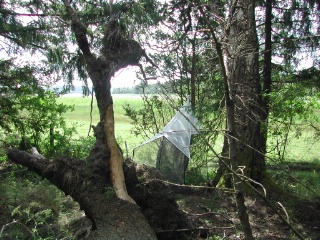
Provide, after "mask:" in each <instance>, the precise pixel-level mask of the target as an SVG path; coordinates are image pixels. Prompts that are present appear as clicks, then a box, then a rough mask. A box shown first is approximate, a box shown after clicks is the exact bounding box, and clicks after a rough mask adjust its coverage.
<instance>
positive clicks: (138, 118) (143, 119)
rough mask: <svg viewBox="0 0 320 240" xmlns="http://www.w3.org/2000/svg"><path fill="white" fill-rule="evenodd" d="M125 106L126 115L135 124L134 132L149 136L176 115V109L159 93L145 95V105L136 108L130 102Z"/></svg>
mask: <svg viewBox="0 0 320 240" xmlns="http://www.w3.org/2000/svg"><path fill="white" fill-rule="evenodd" d="M123 107H124V110H125V115H126V116H128V117H129V118H130V119H131V120H132V123H133V125H134V127H133V128H132V131H133V133H134V134H135V135H136V136H137V135H142V136H143V137H146V138H149V137H150V136H152V135H154V134H156V133H158V132H159V131H160V130H161V129H162V128H163V127H164V126H165V125H166V124H167V123H168V122H169V120H170V118H171V117H172V116H173V115H174V109H172V108H171V107H170V105H168V103H166V102H165V101H162V99H161V98H160V97H159V96H158V95H153V96H148V95H144V96H143V107H142V108H140V109H136V108H134V107H132V106H130V104H126V105H125V106H123Z"/></svg>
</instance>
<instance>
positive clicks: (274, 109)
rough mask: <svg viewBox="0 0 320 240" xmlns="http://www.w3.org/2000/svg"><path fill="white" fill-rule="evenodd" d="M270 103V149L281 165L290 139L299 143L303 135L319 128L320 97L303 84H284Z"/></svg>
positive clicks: (275, 92) (274, 93) (274, 94)
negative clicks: (318, 110) (314, 128)
mask: <svg viewBox="0 0 320 240" xmlns="http://www.w3.org/2000/svg"><path fill="white" fill-rule="evenodd" d="M270 102H271V103H272V106H271V114H270V116H269V128H268V131H269V132H268V134H269V138H270V139H271V142H269V143H271V144H270V147H269V149H270V151H271V154H272V155H276V156H277V158H278V161H284V159H285V156H286V155H285V154H286V151H287V145H288V143H289V141H290V136H292V137H294V138H296V139H298V138H300V137H301V135H302V133H303V132H304V131H312V128H311V126H318V122H319V119H318V116H317V115H316V114H315V111H316V110H317V109H319V107H320V102H319V96H318V95H317V94H314V95H313V94H311V93H310V90H309V89H308V88H304V86H303V85H301V84H296V83H295V84H285V85H284V86H282V87H281V88H280V89H279V90H278V91H274V92H272V93H271V94H270ZM316 133H317V132H314V134H316Z"/></svg>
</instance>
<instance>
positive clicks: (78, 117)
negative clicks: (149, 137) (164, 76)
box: [58, 94, 144, 155]
mask: <svg viewBox="0 0 320 240" xmlns="http://www.w3.org/2000/svg"><path fill="white" fill-rule="evenodd" d="M58 103H63V104H65V105H67V106H74V111H72V112H71V111H70V112H67V113H65V115H64V116H65V118H66V119H67V121H68V124H69V126H72V125H74V126H75V127H76V129H77V132H78V137H86V136H87V135H88V131H89V126H90V112H91V97H81V96H75V97H74V96H70V95H69V96H62V97H60V98H59V99H58ZM128 103H129V104H130V105H132V106H136V107H137V108H139V107H141V106H142V103H143V102H142V99H141V97H140V95H134V94H132V95H131V94H126V95H121V94H119V95H114V96H113V105H114V112H115V134H116V138H117V141H118V142H119V144H120V147H121V148H122V149H123V150H125V142H126V143H127V146H128V150H129V155H131V153H132V149H133V148H134V147H136V146H138V145H139V144H141V143H142V142H143V141H144V139H143V138H142V137H139V136H138V137H137V136H134V134H133V133H132V132H131V129H132V127H133V125H132V124H131V119H130V118H129V117H127V116H125V111H124V109H123V106H124V105H125V104H128ZM98 121H99V112H98V107H97V104H96V100H95V99H93V109H92V123H91V124H92V125H94V126H96V125H97V123H98ZM92 134H93V133H92V130H91V133H90V135H92Z"/></svg>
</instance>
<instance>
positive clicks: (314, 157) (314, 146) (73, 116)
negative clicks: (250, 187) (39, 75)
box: [58, 94, 320, 164]
mask: <svg viewBox="0 0 320 240" xmlns="http://www.w3.org/2000/svg"><path fill="white" fill-rule="evenodd" d="M113 101H114V112H115V134H116V138H117V141H118V142H119V144H120V146H121V148H122V149H123V150H124V149H125V142H126V143H127V146H128V149H129V155H130V154H131V153H132V149H133V148H134V147H136V146H138V145H139V144H141V143H142V142H143V141H144V140H146V139H143V138H142V137H141V136H135V135H134V134H133V133H132V132H131V130H132V127H133V125H132V124H131V120H130V118H129V117H127V116H125V111H124V109H123V106H124V105H125V104H128V103H129V104H130V105H132V106H134V107H136V108H137V109H139V108H141V107H142V103H143V102H142V99H141V97H140V95H135V94H115V95H113ZM58 102H59V103H63V104H65V105H69V106H74V111H73V112H67V113H66V114H65V117H66V119H67V121H68V123H69V125H70V126H72V125H75V127H76V129H77V132H78V136H79V137H85V136H87V134H88V131H89V126H90V111H91V110H90V109H91V108H90V105H91V97H81V96H75V97H73V96H70V95H69V96H62V97H60V98H59V99H58ZM316 114H320V112H317V113H316ZM98 119H99V115H98V108H97V106H96V101H95V99H94V101H93V111H92V125H96V124H97V123H98ZM91 134H92V131H91ZM275 144H276V140H275V139H273V138H269V141H268V145H269V146H270V147H272V146H274V145H275ZM219 145H221V144H219ZM319 149H320V139H319V136H318V137H316V136H315V135H314V131H313V129H311V128H310V129H304V130H303V131H302V132H301V135H299V136H296V134H295V133H291V134H290V135H289V137H288V146H287V148H286V160H288V161H289V160H290V161H299V162H300V161H319V159H320V157H319ZM268 156H269V157H271V158H276V156H272V155H270V154H269V155H268ZM270 164H272V162H271V161H270Z"/></svg>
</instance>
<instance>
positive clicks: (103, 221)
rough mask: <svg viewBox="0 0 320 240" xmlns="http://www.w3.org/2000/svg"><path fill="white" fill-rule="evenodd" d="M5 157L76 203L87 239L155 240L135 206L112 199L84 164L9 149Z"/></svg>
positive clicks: (102, 180) (110, 192)
mask: <svg viewBox="0 0 320 240" xmlns="http://www.w3.org/2000/svg"><path fill="white" fill-rule="evenodd" d="M8 157H9V158H10V159H11V160H13V161H14V162H15V163H18V164H21V165H23V166H26V167H28V168H29V169H30V170H32V171H34V172H36V173H37V174H38V175H40V176H42V177H43V178H46V179H48V180H49V181H50V182H51V183H52V184H54V185H55V186H57V187H58V188H59V189H61V190H62V191H63V192H64V193H65V194H66V195H71V196H72V198H73V199H75V200H76V201H77V202H78V203H79V205H80V208H81V209H82V210H84V211H85V214H86V216H87V217H88V218H89V219H90V220H91V221H92V231H91V232H90V234H89V235H88V238H87V239H95V240H96V239H132V240H135V239H141V236H144V237H143V239H156V236H155V233H154V231H153V230H152V229H151V228H150V225H149V223H148V222H147V220H146V218H145V217H144V215H143V214H142V213H141V210H140V209H139V207H138V206H137V205H136V204H132V203H129V202H128V201H123V200H121V199H120V198H118V197H116V195H115V192H114V190H113V189H112V188H110V187H109V188H108V182H106V179H105V178H103V177H101V176H100V175H97V174H95V173H94V171H93V166H90V165H88V163H87V162H85V161H79V160H71V159H56V160H48V159H46V158H44V157H38V155H36V154H28V153H26V152H23V151H20V150H17V149H11V150H9V152H8ZM109 186H111V185H109Z"/></svg>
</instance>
